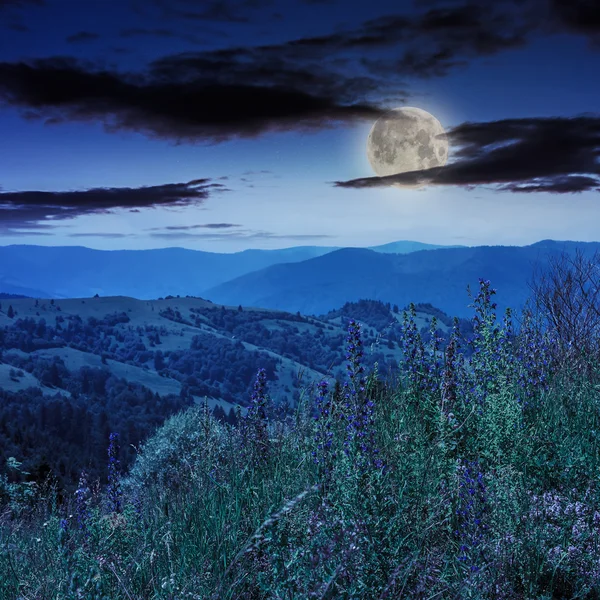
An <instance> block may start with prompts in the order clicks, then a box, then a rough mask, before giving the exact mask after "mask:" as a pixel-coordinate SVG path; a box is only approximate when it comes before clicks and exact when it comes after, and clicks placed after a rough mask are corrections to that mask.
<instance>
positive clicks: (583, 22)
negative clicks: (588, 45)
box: [549, 0, 600, 48]
mask: <svg viewBox="0 0 600 600" xmlns="http://www.w3.org/2000/svg"><path fill="white" fill-rule="evenodd" d="M549 1H550V9H551V14H552V17H553V18H554V21H555V23H556V24H558V26H559V27H561V28H563V29H566V30H567V31H570V32H572V33H577V34H581V35H585V36H587V37H589V38H590V40H591V41H592V42H593V43H594V45H595V46H596V47H599V48H600V2H598V0H549Z"/></svg>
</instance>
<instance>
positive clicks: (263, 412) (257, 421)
mask: <svg viewBox="0 0 600 600" xmlns="http://www.w3.org/2000/svg"><path fill="white" fill-rule="evenodd" d="M266 387H267V372H266V371H265V369H262V368H261V369H258V371H257V373H256V379H255V381H254V390H253V392H252V397H251V399H250V407H249V408H248V413H247V414H246V417H245V419H244V428H243V430H242V432H243V438H244V444H245V445H249V448H248V449H247V454H248V456H251V457H253V458H254V457H257V458H258V461H259V462H262V461H264V460H266V459H267V457H268V454H269V435H268V431H267V396H266Z"/></svg>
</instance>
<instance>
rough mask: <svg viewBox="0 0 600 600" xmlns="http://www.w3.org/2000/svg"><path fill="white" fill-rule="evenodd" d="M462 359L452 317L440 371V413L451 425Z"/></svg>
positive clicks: (453, 418)
mask: <svg viewBox="0 0 600 600" xmlns="http://www.w3.org/2000/svg"><path fill="white" fill-rule="evenodd" d="M463 361H464V357H463V355H462V354H461V353H460V352H459V331H458V318H457V317H454V323H453V327H452V334H451V335H450V341H449V342H448V345H447V346H446V351H445V353H444V369H443V371H442V375H441V380H442V405H441V408H442V413H443V415H444V417H445V418H446V419H447V421H448V422H449V423H450V424H452V425H457V423H456V414H455V411H456V408H457V402H458V399H459V386H460V385H461V382H462V381H464V378H462V377H461V374H462V371H463V369H462V367H463Z"/></svg>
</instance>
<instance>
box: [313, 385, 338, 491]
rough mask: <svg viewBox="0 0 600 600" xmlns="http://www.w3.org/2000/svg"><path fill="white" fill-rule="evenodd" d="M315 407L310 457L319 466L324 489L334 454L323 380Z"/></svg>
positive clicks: (327, 391)
mask: <svg viewBox="0 0 600 600" xmlns="http://www.w3.org/2000/svg"><path fill="white" fill-rule="evenodd" d="M315 405H316V406H315V408H316V415H315V421H316V425H317V429H316V434H315V438H314V440H315V444H316V449H315V450H313V452H312V456H313V460H314V461H315V463H316V464H317V465H319V479H320V480H321V481H323V484H324V485H323V487H324V489H326V488H327V487H328V484H329V482H330V480H331V475H332V472H333V461H334V460H335V458H336V454H335V452H333V451H332V444H333V431H332V430H331V426H332V419H331V397H330V394H329V388H328V384H327V381H326V380H325V379H323V380H322V381H320V382H319V385H318V392H317V397H316V399H315Z"/></svg>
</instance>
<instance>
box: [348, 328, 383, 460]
mask: <svg viewBox="0 0 600 600" xmlns="http://www.w3.org/2000/svg"><path fill="white" fill-rule="evenodd" d="M347 342H348V346H347V348H348V352H347V354H346V359H347V361H348V365H347V370H348V377H349V381H348V382H346V383H345V384H344V390H345V400H346V403H345V417H346V420H347V425H346V440H345V442H344V452H345V453H346V455H349V454H350V452H351V449H354V450H355V451H358V453H359V459H358V464H359V468H360V469H361V470H364V469H366V468H367V465H368V464H369V463H371V465H372V466H374V467H375V468H381V467H382V466H383V465H382V462H381V460H380V459H379V457H378V454H379V450H378V449H377V448H376V447H375V422H374V406H375V403H374V402H373V400H372V399H371V398H370V397H369V394H367V381H366V379H365V377H364V375H363V373H364V367H363V366H362V364H361V360H362V357H363V350H362V346H363V343H362V339H361V336H360V325H359V324H358V323H357V322H356V321H354V320H350V322H349V324H348V338H347Z"/></svg>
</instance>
